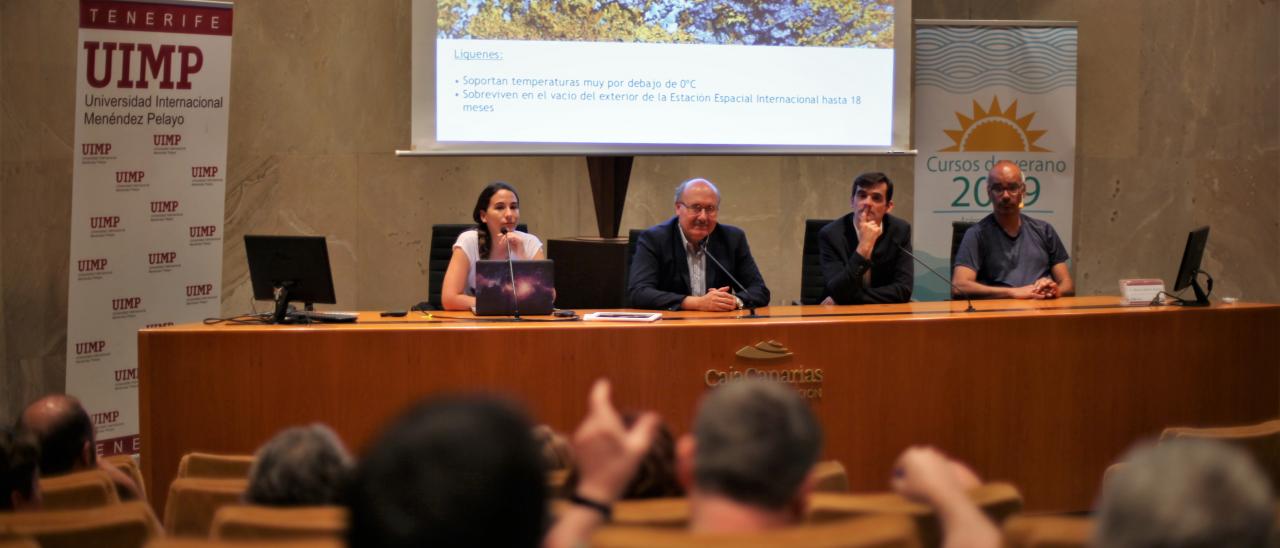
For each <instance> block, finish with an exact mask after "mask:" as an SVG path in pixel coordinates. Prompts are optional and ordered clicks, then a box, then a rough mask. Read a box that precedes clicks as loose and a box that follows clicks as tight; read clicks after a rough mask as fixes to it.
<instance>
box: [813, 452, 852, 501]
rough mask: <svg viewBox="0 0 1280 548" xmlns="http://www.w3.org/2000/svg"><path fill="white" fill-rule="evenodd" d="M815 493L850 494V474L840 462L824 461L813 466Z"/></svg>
mask: <svg viewBox="0 0 1280 548" xmlns="http://www.w3.org/2000/svg"><path fill="white" fill-rule="evenodd" d="M811 474H813V480H814V481H813V492H815V493H848V492H849V472H847V471H846V470H845V469H844V464H841V463H840V461H838V460H824V461H821V462H818V463H817V464H814V465H813V472H811Z"/></svg>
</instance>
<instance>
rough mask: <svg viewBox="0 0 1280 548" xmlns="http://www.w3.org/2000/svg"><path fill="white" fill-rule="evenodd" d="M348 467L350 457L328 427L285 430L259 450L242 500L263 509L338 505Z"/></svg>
mask: <svg viewBox="0 0 1280 548" xmlns="http://www.w3.org/2000/svg"><path fill="white" fill-rule="evenodd" d="M351 467H352V459H351V454H350V453H348V452H347V448H346V447H345V446H343V445H342V441H341V440H339V439H338V435H337V434H336V433H334V431H333V430H332V429H331V428H329V427H328V426H325V425H323V424H320V423H315V424H311V425H308V426H297V427H293V428H287V429H285V430H282V431H281V432H280V433H279V434H276V435H275V436H274V437H272V438H271V439H270V440H269V441H267V443H265V444H263V445H262V447H260V448H258V452H257V453H256V454H255V455H254V462H253V467H252V468H250V469H249V488H248V489H247V490H246V491H245V494H244V498H245V501H246V502H248V503H250V504H261V505H264V506H325V505H330V504H337V503H338V502H339V495H340V494H341V490H342V486H343V485H345V484H346V481H347V477H348V475H349V473H350V470H351Z"/></svg>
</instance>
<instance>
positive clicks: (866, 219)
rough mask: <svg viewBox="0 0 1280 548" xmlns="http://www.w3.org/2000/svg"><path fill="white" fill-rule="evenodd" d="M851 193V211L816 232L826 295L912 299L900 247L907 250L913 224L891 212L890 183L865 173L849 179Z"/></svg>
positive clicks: (860, 300) (843, 299)
mask: <svg viewBox="0 0 1280 548" xmlns="http://www.w3.org/2000/svg"><path fill="white" fill-rule="evenodd" d="M852 194H853V196H852V197H851V198H850V203H851V205H852V206H853V211H851V212H849V214H847V215H845V216H843V217H841V218H839V219H836V220H834V221H831V223H829V224H828V225H827V226H824V227H822V230H821V231H819V232H818V260H819V262H820V264H821V265H822V278H823V281H824V283H825V284H826V287H825V288H824V290H823V294H824V296H826V297H830V298H831V300H832V301H834V302H835V303H836V304H867V303H905V302H907V301H909V300H911V286H912V284H913V283H914V277H915V268H914V265H913V264H912V262H911V256H909V255H907V254H906V253H903V252H902V249H901V248H906V249H907V250H908V251H910V250H911V224H910V223H908V222H906V221H904V220H902V219H899V218H897V217H894V216H892V215H889V212H890V211H893V181H890V180H889V177H887V176H885V174H883V173H878V172H873V173H863V174H862V175H859V176H858V178H856V179H854V180H853V193H852Z"/></svg>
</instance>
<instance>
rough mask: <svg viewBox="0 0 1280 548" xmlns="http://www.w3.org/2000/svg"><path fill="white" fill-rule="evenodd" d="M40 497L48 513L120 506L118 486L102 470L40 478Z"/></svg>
mask: <svg viewBox="0 0 1280 548" xmlns="http://www.w3.org/2000/svg"><path fill="white" fill-rule="evenodd" d="M40 493H41V495H42V497H43V499H44V500H43V503H42V508H44V509H45V510H82V509H86V508H97V507H100V506H106V505H109V504H119V503H120V495H119V494H118V493H116V484H115V482H113V481H111V476H108V475H107V473H106V472H103V471H102V470H85V471H82V472H71V473H70V474H62V475H60V476H51V477H47V478H40Z"/></svg>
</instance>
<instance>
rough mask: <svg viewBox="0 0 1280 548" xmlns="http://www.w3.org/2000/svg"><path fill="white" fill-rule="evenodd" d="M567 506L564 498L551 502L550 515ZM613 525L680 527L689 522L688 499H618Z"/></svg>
mask: <svg viewBox="0 0 1280 548" xmlns="http://www.w3.org/2000/svg"><path fill="white" fill-rule="evenodd" d="M566 508H569V503H568V502H566V501H564V500H553V501H552V502H551V513H552V515H555V516H559V515H560V514H562V513H563V512H564V510H565V509H566ZM612 523H613V524H614V525H624V526H636V527H672V528H681V527H684V526H686V525H688V524H689V499H687V498H685V497H670V498H656V499H636V500H620V501H618V502H615V503H614V504H613V522H612Z"/></svg>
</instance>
